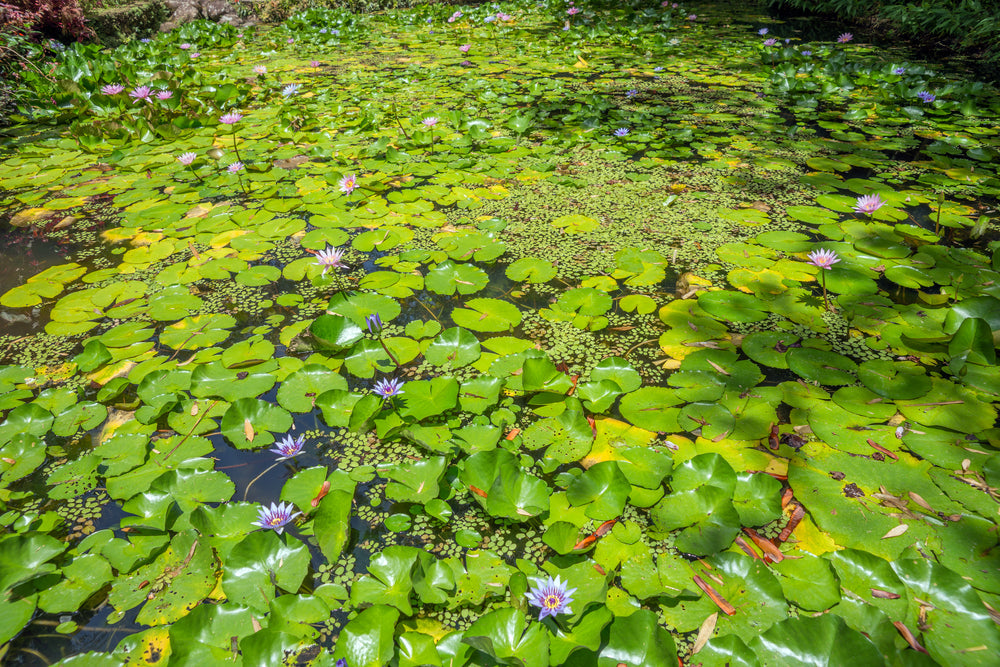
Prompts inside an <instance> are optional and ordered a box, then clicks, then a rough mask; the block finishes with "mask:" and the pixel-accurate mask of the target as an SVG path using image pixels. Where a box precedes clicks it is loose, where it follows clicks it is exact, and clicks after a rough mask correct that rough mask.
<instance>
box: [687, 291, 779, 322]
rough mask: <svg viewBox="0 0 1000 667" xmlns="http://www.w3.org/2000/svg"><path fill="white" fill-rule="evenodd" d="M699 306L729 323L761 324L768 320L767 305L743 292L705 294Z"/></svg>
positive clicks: (701, 297)
mask: <svg viewBox="0 0 1000 667" xmlns="http://www.w3.org/2000/svg"><path fill="white" fill-rule="evenodd" d="M698 305H699V306H701V307H702V309H704V311H705V312H706V313H708V314H709V315H712V316H714V317H717V318H718V319H720V320H723V321H729V322H759V321H761V320H763V319H766V318H767V312H766V311H767V304H766V303H764V302H763V301H761V300H760V299H758V298H757V297H755V296H751V295H749V294H744V293H743V292H730V291H719V292H704V293H702V294H701V296H699V297H698Z"/></svg>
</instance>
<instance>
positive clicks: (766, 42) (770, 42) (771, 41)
mask: <svg viewBox="0 0 1000 667" xmlns="http://www.w3.org/2000/svg"><path fill="white" fill-rule="evenodd" d="M777 43H778V40H776V39H774V38H773V37H772V38H771V39H765V40H764V46H774V45H775V44H777Z"/></svg>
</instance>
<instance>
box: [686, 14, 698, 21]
mask: <svg viewBox="0 0 1000 667" xmlns="http://www.w3.org/2000/svg"><path fill="white" fill-rule="evenodd" d="M697 20H698V15H697V14H691V15H690V16H688V21H697Z"/></svg>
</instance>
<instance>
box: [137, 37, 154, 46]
mask: <svg viewBox="0 0 1000 667" xmlns="http://www.w3.org/2000/svg"><path fill="white" fill-rule="evenodd" d="M139 41H140V42H142V43H143V44H149V43H150V42H152V41H153V40H151V39H150V38H149V37H143V38H142V39H140V40H139Z"/></svg>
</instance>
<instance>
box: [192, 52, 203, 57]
mask: <svg viewBox="0 0 1000 667" xmlns="http://www.w3.org/2000/svg"><path fill="white" fill-rule="evenodd" d="M200 55H201V54H200V53H198V52H197V51H195V52H194V53H192V54H191V57H192V58H197V57H198V56H200Z"/></svg>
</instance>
